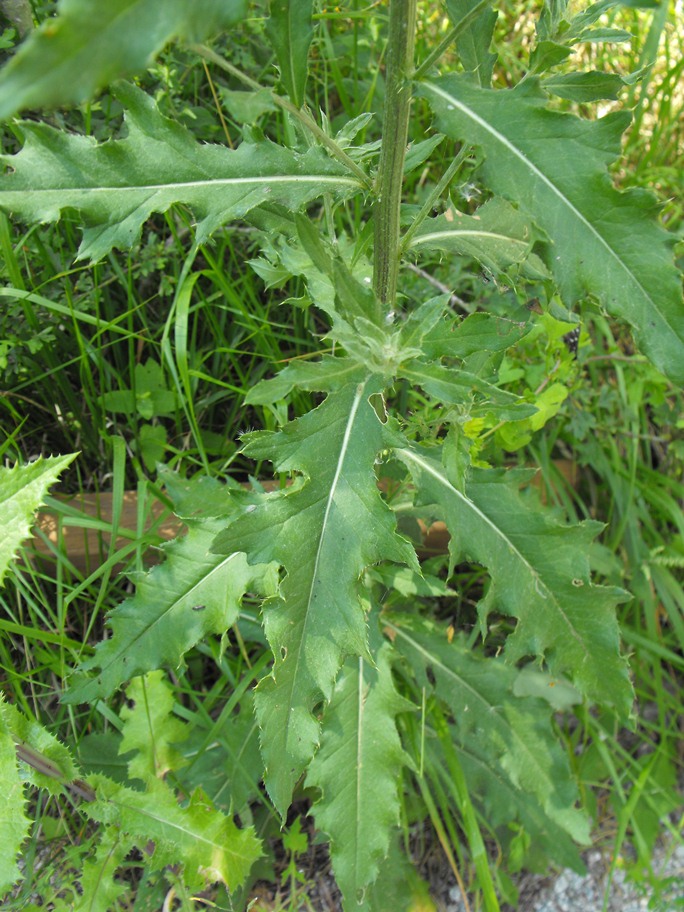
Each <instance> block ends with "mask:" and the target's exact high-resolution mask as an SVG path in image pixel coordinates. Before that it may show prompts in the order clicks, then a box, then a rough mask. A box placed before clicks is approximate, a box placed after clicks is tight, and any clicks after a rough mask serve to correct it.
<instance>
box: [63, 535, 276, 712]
mask: <svg viewBox="0 0 684 912" xmlns="http://www.w3.org/2000/svg"><path fill="white" fill-rule="evenodd" d="M226 522H227V519H222V518H221V517H212V518H211V519H206V520H204V521H202V520H198V519H191V518H188V519H186V523H187V525H188V533H187V535H185V536H184V537H181V538H177V539H175V540H174V541H173V542H170V543H169V544H168V545H166V546H165V548H164V551H165V553H166V560H165V561H164V563H163V564H160V565H158V566H156V567H153V568H152V569H151V570H150V571H149V572H148V573H146V574H145V575H144V576H142V577H141V578H140V580H139V582H138V586H137V590H136V593H135V595H133V596H132V597H131V598H129V599H126V601H124V602H122V603H121V604H120V605H119V606H118V607H117V608H115V609H114V611H112V613H111V614H110V616H109V621H108V623H109V625H110V627H111V631H112V635H111V636H110V638H109V639H107V640H104V641H103V642H101V643H99V644H98V646H97V648H96V650H95V654H94V655H93V656H92V657H91V658H89V659H88V660H87V661H85V662H83V663H82V664H81V665H80V666H79V668H78V670H77V672H76V674H75V675H74V677H73V679H72V686H71V687H70V688H69V690H68V691H67V692H66V694H65V695H64V696H63V698H62V699H63V700H64V701H65V702H67V703H78V702H92V701H93V700H97V699H98V698H101V697H106V696H108V695H109V694H110V693H111V692H112V691H113V690H114V689H115V688H117V687H120V686H121V684H123V683H124V682H125V681H128V680H129V679H130V678H132V677H133V676H135V675H139V674H143V673H145V672H147V671H152V670H154V669H157V668H161V667H162V666H164V665H167V664H168V665H171V666H174V667H177V666H178V665H179V664H180V662H181V661H182V659H183V656H184V655H185V653H186V652H187V651H188V650H189V649H191V648H192V647H193V646H194V645H195V644H196V643H198V642H199V641H200V640H201V639H202V637H204V636H206V635H207V634H210V633H215V634H219V635H221V634H223V633H225V632H226V630H227V629H228V628H229V627H230V626H231V625H232V624H234V623H235V621H236V620H237V617H238V614H239V610H240V600H241V598H242V596H243V595H244V593H245V592H246V591H247V590H248V589H249V590H251V591H255V590H256V591H260V592H262V593H264V594H268V593H269V592H272V591H273V589H274V587H275V584H276V576H275V568H274V567H272V566H271V567H269V566H264V565H259V566H251V565H249V564H248V563H247V560H246V558H245V555H244V554H240V553H235V554H230V555H228V556H223V555H217V554H213V553H211V552H210V550H209V549H210V547H211V544H212V542H213V540H214V538H215V536H216V534H217V533H218V532H219V531H220V530H221V529H223V528H224V527H225V524H226ZM93 669H98V672H97V675H90V674H86V672H90V671H92V670H93Z"/></svg>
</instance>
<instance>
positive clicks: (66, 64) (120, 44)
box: [0, 0, 246, 119]
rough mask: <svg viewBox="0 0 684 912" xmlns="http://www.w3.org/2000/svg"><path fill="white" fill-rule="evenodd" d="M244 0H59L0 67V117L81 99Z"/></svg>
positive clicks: (197, 36) (213, 25)
mask: <svg viewBox="0 0 684 912" xmlns="http://www.w3.org/2000/svg"><path fill="white" fill-rule="evenodd" d="M245 7H246V2H245V0H106V2H105V3H103V2H102V0H62V2H61V3H60V4H59V7H58V12H57V16H56V17H54V18H49V19H47V20H46V22H44V23H43V25H42V26H41V28H40V29H38V30H37V31H35V32H34V33H33V34H32V35H31V37H30V38H29V39H28V40H27V41H26V43H25V44H24V45H23V46H22V47H21V48H20V49H19V51H18V52H17V54H16V55H15V57H14V58H13V59H12V60H11V61H10V63H9V64H8V65H7V66H6V67H5V68H4V70H3V71H2V73H0V119H5V118H7V117H11V116H12V115H13V114H15V113H16V112H17V111H21V110H24V109H26V108H44V107H57V106H58V105H68V104H79V103H81V102H84V101H88V99H89V98H91V97H92V96H93V95H94V94H95V92H96V91H97V90H98V89H101V88H102V87H103V86H105V85H107V83H109V82H111V81H112V80H113V79H119V78H121V77H122V76H129V75H133V74H134V73H138V72H140V71H141V70H144V69H145V67H147V66H149V64H150V63H151V62H152V59H153V58H154V56H155V55H156V54H157V53H159V51H161V50H162V48H163V47H164V45H165V44H167V43H168V42H169V41H171V40H173V39H175V38H184V37H187V38H189V39H191V40H194V41H199V40H201V39H203V38H204V37H206V36H207V35H210V34H212V33H213V32H216V31H218V30H219V29H222V28H226V27H228V26H230V25H233V24H234V23H235V22H237V21H238V20H239V19H241V18H242V16H243V15H244V13H245Z"/></svg>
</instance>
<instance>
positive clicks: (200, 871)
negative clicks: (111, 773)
mask: <svg viewBox="0 0 684 912" xmlns="http://www.w3.org/2000/svg"><path fill="white" fill-rule="evenodd" d="M88 782H89V784H90V785H92V786H93V787H94V788H95V790H96V792H97V798H98V800H97V801H95V802H91V803H88V804H86V805H84V810H85V811H86V812H87V813H88V816H90V817H92V818H93V819H94V820H97V821H99V822H101V823H106V824H108V825H109V826H116V827H117V828H118V829H120V830H121V832H122V833H123V834H124V835H125V836H128V837H130V838H131V839H132V840H135V843H136V845H137V846H138V847H139V848H141V849H144V848H145V847H146V846H147V844H148V842H150V841H152V842H153V843H154V852H153V853H152V855H147V856H146V861H147V864H148V865H149V867H150V868H151V869H152V870H157V871H158V870H161V869H162V868H164V867H166V866H167V865H178V866H182V868H183V871H184V875H185V878H186V881H187V883H188V885H189V886H190V888H191V889H197V888H200V887H202V886H204V885H206V884H210V883H216V882H217V881H220V882H221V883H224V884H225V885H226V886H227V887H228V889H229V890H234V889H236V888H237V887H239V886H240V884H242V883H243V882H244V881H245V879H246V877H247V875H248V874H249V869H250V868H251V866H252V865H253V863H254V862H255V861H256V860H257V859H258V858H259V857H260V856H261V854H262V851H261V843H260V841H259V840H258V839H257V837H256V836H255V834H254V830H253V828H252V827H247V828H245V829H242V830H239V829H238V828H237V827H236V825H235V824H234V823H233V821H232V819H231V818H230V817H227V816H225V815H224V814H222V813H221V812H220V811H217V810H216V809H215V808H213V807H212V806H211V804H210V803H209V802H208V800H207V799H206V797H205V796H203V795H202V793H201V792H200V791H199V790H198V791H196V792H195V793H194V794H193V795H192V797H191V798H190V803H189V804H188V805H187V806H185V807H181V806H180V805H179V804H178V799H177V796H176V795H175V794H174V792H172V791H171V789H170V788H168V786H166V785H165V784H164V783H163V782H160V781H158V780H157V781H155V782H154V783H152V784H151V785H150V787H149V788H148V790H147V791H146V792H136V791H133V789H130V788H126V786H123V785H118V784H117V783H115V782H112V781H111V780H109V779H106V778H105V777H104V776H98V775H94V776H90V777H89V778H88Z"/></svg>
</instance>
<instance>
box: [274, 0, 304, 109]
mask: <svg viewBox="0 0 684 912" xmlns="http://www.w3.org/2000/svg"><path fill="white" fill-rule="evenodd" d="M269 12H270V16H269V18H268V19H267V20H266V37H267V38H268V40H269V41H270V42H271V45H272V46H273V50H274V51H275V53H276V57H277V60H278V67H279V68H280V81H281V82H282V84H283V86H284V87H285V91H286V92H287V94H288V95H289V96H290V99H291V100H292V102H293V103H294V104H296V105H297V107H298V108H300V107H301V106H302V105H303V104H304V96H305V92H306V77H307V74H308V58H309V46H310V45H311V39H312V38H313V26H312V21H311V15H312V12H313V0H271V2H270V4H269Z"/></svg>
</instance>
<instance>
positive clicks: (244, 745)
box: [177, 644, 265, 813]
mask: <svg viewBox="0 0 684 912" xmlns="http://www.w3.org/2000/svg"><path fill="white" fill-rule="evenodd" d="M264 645H265V644H264ZM182 750H183V754H184V756H185V758H186V759H187V760H188V761H189V764H190V765H189V766H188V767H187V768H185V769H181V770H179V772H178V774H177V776H178V779H179V781H180V783H181V785H182V788H183V790H184V791H185V792H186V793H189V792H191V791H194V790H195V789H196V788H198V787H201V788H202V791H204V792H206V793H207V795H209V797H210V798H211V800H212V801H213V803H214V805H215V806H216V807H218V808H219V809H220V810H225V811H231V810H232V811H233V812H237V813H242V812H243V811H244V810H246V809H247V808H248V807H249V804H250V802H252V801H254V800H255V798H257V797H258V796H259V789H260V787H261V779H262V777H263V772H264V769H263V763H262V761H261V754H260V752H259V725H258V723H257V720H256V716H255V715H254V702H253V699H252V693H251V691H248V692H247V693H246V694H245V695H244V696H243V697H242V699H241V700H240V712H239V714H238V715H237V716H236V715H235V714H234V713H231V714H230V715H229V716H228V717H227V718H223V716H222V717H221V718H220V719H219V720H218V721H217V723H216V724H214V725H212V727H211V729H209V730H206V729H203V728H195V729H193V733H192V735H191V737H190V739H189V740H187V741H185V742H184V743H183V745H182Z"/></svg>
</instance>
